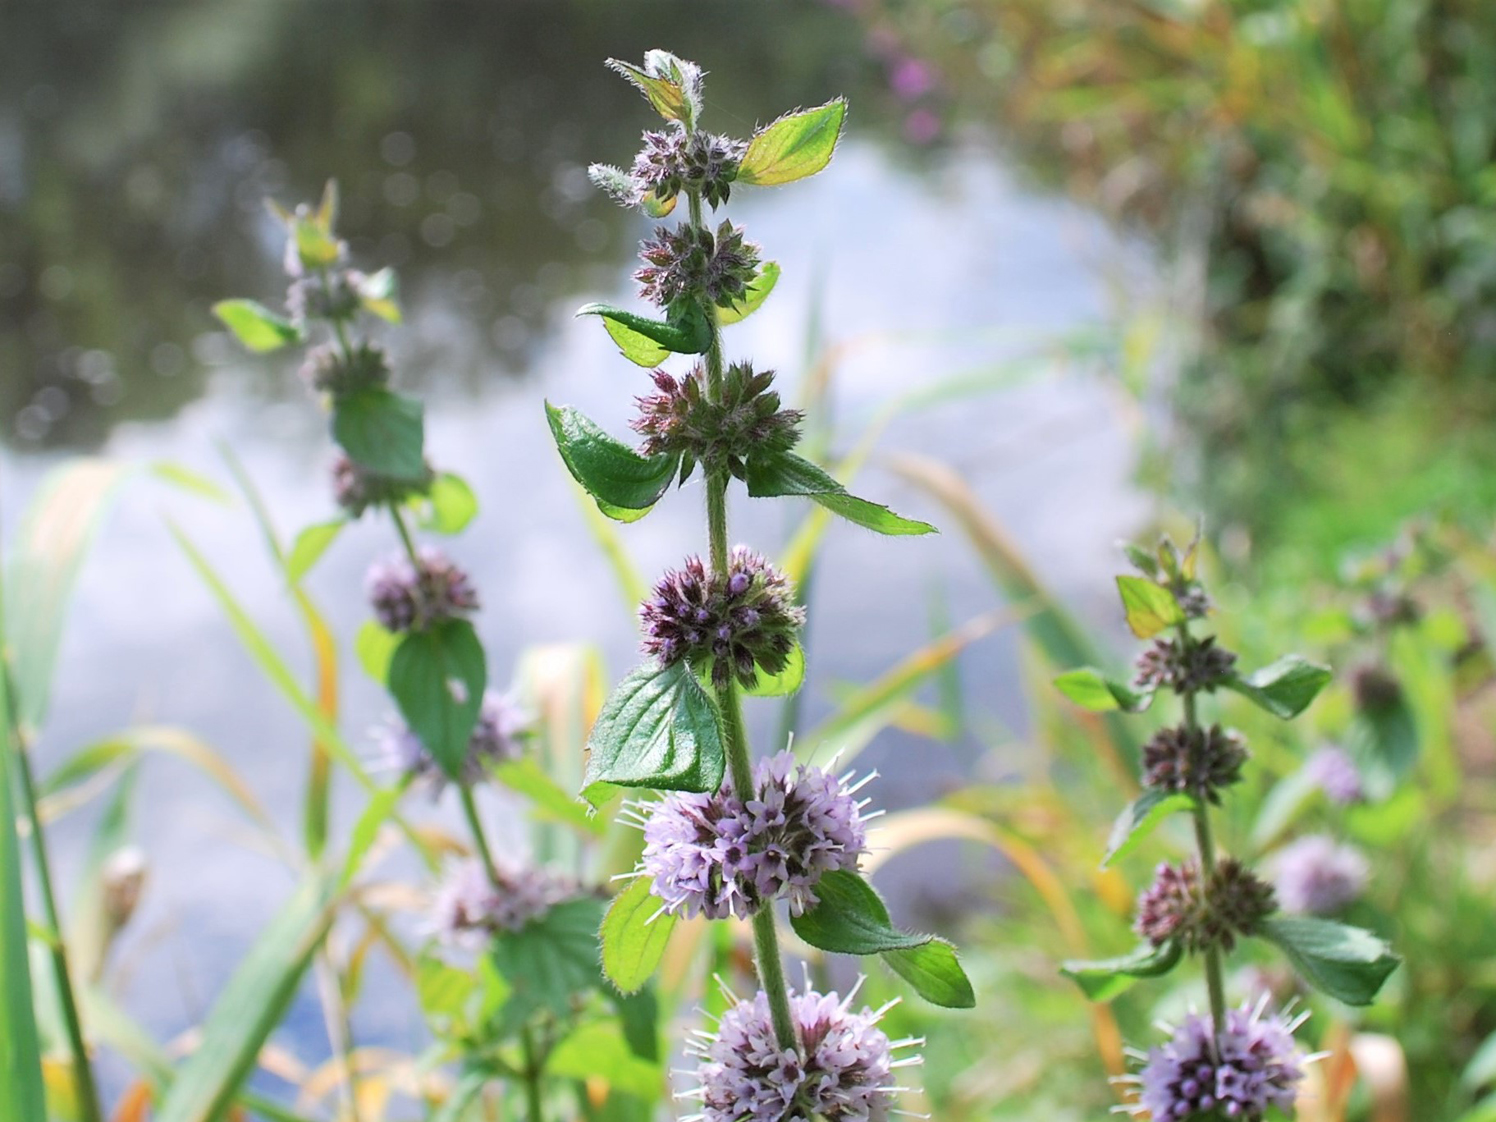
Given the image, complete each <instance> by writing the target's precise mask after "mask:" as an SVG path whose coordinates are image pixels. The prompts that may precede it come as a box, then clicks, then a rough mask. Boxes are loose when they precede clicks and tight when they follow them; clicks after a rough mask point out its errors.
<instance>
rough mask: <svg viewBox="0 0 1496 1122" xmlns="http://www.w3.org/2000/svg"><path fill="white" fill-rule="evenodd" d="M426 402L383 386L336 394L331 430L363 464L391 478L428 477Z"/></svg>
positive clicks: (340, 442)
mask: <svg viewBox="0 0 1496 1122" xmlns="http://www.w3.org/2000/svg"><path fill="white" fill-rule="evenodd" d="M424 414H425V408H424V406H422V405H421V403H420V402H419V401H417V400H416V399H415V398H413V397H404V396H402V395H401V394H397V393H393V392H391V391H390V390H385V389H376V388H370V389H361V390H355V391H354V392H353V393H347V394H340V395H339V396H338V397H337V399H336V400H335V401H334V402H333V407H332V436H333V439H334V440H336V441H337V442H338V444H339V445H341V446H342V449H343V451H345V452H347V453H348V455H349V456H350V457H351V458H352V459H353V460H355V461H356V462H357V463H359V464H360V465H362V466H363V467H366V468H368V469H369V470H370V471H375V472H378V473H379V474H380V475H388V476H391V477H392V478H394V479H405V480H420V479H424V478H426V456H425V447H424V445H425V420H424Z"/></svg>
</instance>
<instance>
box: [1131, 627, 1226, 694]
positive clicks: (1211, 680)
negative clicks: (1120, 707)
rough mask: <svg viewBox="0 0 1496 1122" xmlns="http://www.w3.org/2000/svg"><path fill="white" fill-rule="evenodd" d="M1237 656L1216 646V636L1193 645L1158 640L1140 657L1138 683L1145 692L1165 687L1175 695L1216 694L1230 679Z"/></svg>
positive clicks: (1207, 637)
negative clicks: (1219, 687)
mask: <svg viewBox="0 0 1496 1122" xmlns="http://www.w3.org/2000/svg"><path fill="white" fill-rule="evenodd" d="M1235 665H1236V655H1235V654H1234V653H1233V652H1231V651H1228V650H1226V649H1225V648H1224V647H1218V646H1216V641H1215V636H1214V635H1207V636H1206V637H1205V638H1203V639H1200V640H1198V641H1196V642H1193V643H1188V644H1186V643H1181V642H1180V641H1179V640H1177V639H1155V640H1153V643H1152V645H1150V646H1149V647H1148V648H1147V649H1146V650H1144V651H1143V653H1142V654H1141V655H1139V656H1138V662H1137V671H1138V672H1137V676H1136V677H1135V678H1134V679H1133V681H1134V683H1135V684H1136V685H1138V686H1140V687H1142V688H1143V689H1157V688H1159V687H1163V688H1166V689H1170V690H1173V691H1174V692H1175V693H1181V694H1184V693H1196V692H1199V691H1201V690H1204V691H1205V692H1207V693H1210V692H1213V691H1214V690H1215V688H1216V687H1217V686H1219V685H1220V684H1221V683H1222V682H1224V681H1225V680H1226V678H1227V677H1228V676H1229V675H1230V673H1231V669H1232V667H1234V666H1235Z"/></svg>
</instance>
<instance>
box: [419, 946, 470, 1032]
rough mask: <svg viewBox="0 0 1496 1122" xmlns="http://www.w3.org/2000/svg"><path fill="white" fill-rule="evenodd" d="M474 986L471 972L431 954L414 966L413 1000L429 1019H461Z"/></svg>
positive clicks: (423, 957)
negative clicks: (414, 988)
mask: <svg viewBox="0 0 1496 1122" xmlns="http://www.w3.org/2000/svg"><path fill="white" fill-rule="evenodd" d="M476 986H477V980H476V979H475V978H474V977H473V972H472V971H471V970H461V969H459V968H457V967H456V966H452V965H451V964H449V963H446V962H443V961H442V960H441V959H439V958H434V957H432V956H430V955H424V956H422V957H421V959H420V961H419V962H417V963H416V1000H417V1001H419V1002H420V1004H421V1012H422V1013H424V1014H425V1015H426V1016H427V1018H428V1019H429V1018H437V1017H439V1018H445V1019H448V1020H450V1019H453V1018H456V1017H460V1016H461V1015H462V1013H463V1011H464V1008H465V1006H466V1005H467V1003H468V998H470V997H472V995H473V990H474V989H475V988H476Z"/></svg>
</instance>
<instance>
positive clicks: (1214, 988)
mask: <svg viewBox="0 0 1496 1122" xmlns="http://www.w3.org/2000/svg"><path fill="white" fill-rule="evenodd" d="M1179 641H1180V643H1181V644H1183V645H1184V647H1185V648H1186V649H1188V648H1189V646H1190V645H1191V643H1193V640H1192V639H1191V637H1190V632H1189V626H1188V625H1187V624H1180V625H1179ZM1181 701H1182V702H1183V705H1184V727H1185V728H1186V729H1188V730H1189V731H1190V732H1191V733H1192V734H1193V733H1196V732H1198V731H1199V730H1200V718H1199V715H1198V714H1197V713H1196V711H1195V695H1194V693H1193V692H1190V693H1185V694H1182V695H1181ZM1194 819H1195V845H1196V847H1197V848H1198V849H1199V851H1200V882H1201V884H1202V885H1205V884H1208V883H1209V882H1210V879H1211V877H1212V876H1214V875H1215V865H1216V854H1215V838H1214V837H1213V836H1212V835H1211V830H1210V811H1209V809H1208V808H1207V806H1206V804H1205V802H1204V801H1203V800H1201V799H1196V800H1195V809H1194ZM1204 958H1205V987H1206V989H1207V990H1208V991H1209V993H1210V1019H1211V1021H1212V1022H1213V1023H1214V1025H1215V1033H1216V1037H1217V1039H1219V1038H1220V1035H1221V1033H1222V1032H1223V1031H1225V1028H1226V983H1225V967H1224V964H1223V962H1222V955H1221V948H1220V947H1218V946H1214V945H1212V946H1209V947H1206V948H1205V954H1204Z"/></svg>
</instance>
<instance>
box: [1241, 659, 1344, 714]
mask: <svg viewBox="0 0 1496 1122" xmlns="http://www.w3.org/2000/svg"><path fill="white" fill-rule="evenodd" d="M1332 677H1333V675H1332V673H1331V671H1330V668H1329V667H1328V666H1321V665H1320V664H1319V663H1316V662H1310V661H1309V660H1308V659H1306V658H1303V657H1302V656H1300V655H1284V656H1283V657H1282V658H1280V659H1279V660H1278V661H1277V662H1275V663H1273V664H1272V665H1271V666H1264V667H1263V668H1262V669H1261V670H1258V671H1257V672H1256V673H1254V674H1249V675H1247V676H1246V677H1242V676H1241V675H1239V674H1233V675H1232V676H1231V677H1230V678H1228V679H1226V688H1227V689H1231V690H1235V691H1236V692H1237V693H1239V694H1241V695H1242V696H1243V697H1245V698H1247V699H1248V700H1249V701H1251V702H1252V703H1253V704H1255V705H1256V706H1257V707H1258V708H1259V709H1266V710H1267V711H1268V712H1269V713H1271V714H1272V715H1273V716H1275V717H1280V718H1282V719H1283V720H1285V721H1288V720H1292V719H1293V718H1294V717H1297V716H1298V715H1299V714H1300V713H1302V712H1303V711H1304V710H1305V709H1307V708H1309V705H1310V703H1311V702H1313V701H1314V699H1315V698H1316V697H1318V696H1319V691H1320V690H1322V689H1324V688H1325V686H1327V685H1329V684H1330V679H1331V678H1332Z"/></svg>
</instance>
